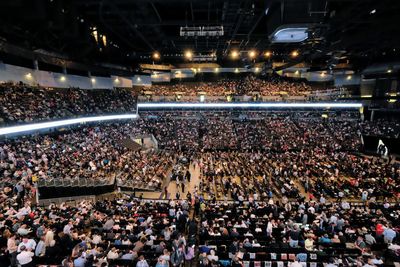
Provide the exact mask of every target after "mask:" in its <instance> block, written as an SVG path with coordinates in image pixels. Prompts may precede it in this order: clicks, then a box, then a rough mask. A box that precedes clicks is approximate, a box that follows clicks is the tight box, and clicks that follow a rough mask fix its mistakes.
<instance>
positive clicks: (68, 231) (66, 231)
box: [63, 220, 74, 235]
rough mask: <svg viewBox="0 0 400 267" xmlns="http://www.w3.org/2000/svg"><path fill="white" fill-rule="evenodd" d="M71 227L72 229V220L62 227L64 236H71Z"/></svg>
mask: <svg viewBox="0 0 400 267" xmlns="http://www.w3.org/2000/svg"><path fill="white" fill-rule="evenodd" d="M73 227H74V225H73V224H72V220H69V222H68V223H67V225H65V226H64V229H63V232H64V234H66V235H71V230H72V228H73Z"/></svg>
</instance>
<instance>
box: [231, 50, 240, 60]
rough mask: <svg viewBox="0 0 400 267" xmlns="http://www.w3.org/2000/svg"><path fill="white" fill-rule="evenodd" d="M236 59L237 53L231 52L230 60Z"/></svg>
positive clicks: (235, 51)
mask: <svg viewBox="0 0 400 267" xmlns="http://www.w3.org/2000/svg"><path fill="white" fill-rule="evenodd" d="M238 57H239V51H237V50H233V51H232V52H231V58H232V59H237V58H238Z"/></svg>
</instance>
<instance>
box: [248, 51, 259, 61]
mask: <svg viewBox="0 0 400 267" xmlns="http://www.w3.org/2000/svg"><path fill="white" fill-rule="evenodd" d="M256 56H257V52H256V51H255V50H250V51H249V58H251V59H254V58H255V57H256Z"/></svg>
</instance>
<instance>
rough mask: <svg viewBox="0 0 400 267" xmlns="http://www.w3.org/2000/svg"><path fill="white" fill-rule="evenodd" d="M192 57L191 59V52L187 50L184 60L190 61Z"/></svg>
mask: <svg viewBox="0 0 400 267" xmlns="http://www.w3.org/2000/svg"><path fill="white" fill-rule="evenodd" d="M192 57H193V53H192V51H190V50H187V51H186V52H185V58H186V59H189V60H190V59H192Z"/></svg>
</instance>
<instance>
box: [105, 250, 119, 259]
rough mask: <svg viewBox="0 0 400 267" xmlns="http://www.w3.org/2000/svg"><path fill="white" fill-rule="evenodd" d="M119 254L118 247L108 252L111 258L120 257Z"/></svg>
mask: <svg viewBox="0 0 400 267" xmlns="http://www.w3.org/2000/svg"><path fill="white" fill-rule="evenodd" d="M118 257H119V254H118V250H117V249H116V248H112V249H111V250H110V251H109V252H108V253H107V259H109V260H115V259H118Z"/></svg>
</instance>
